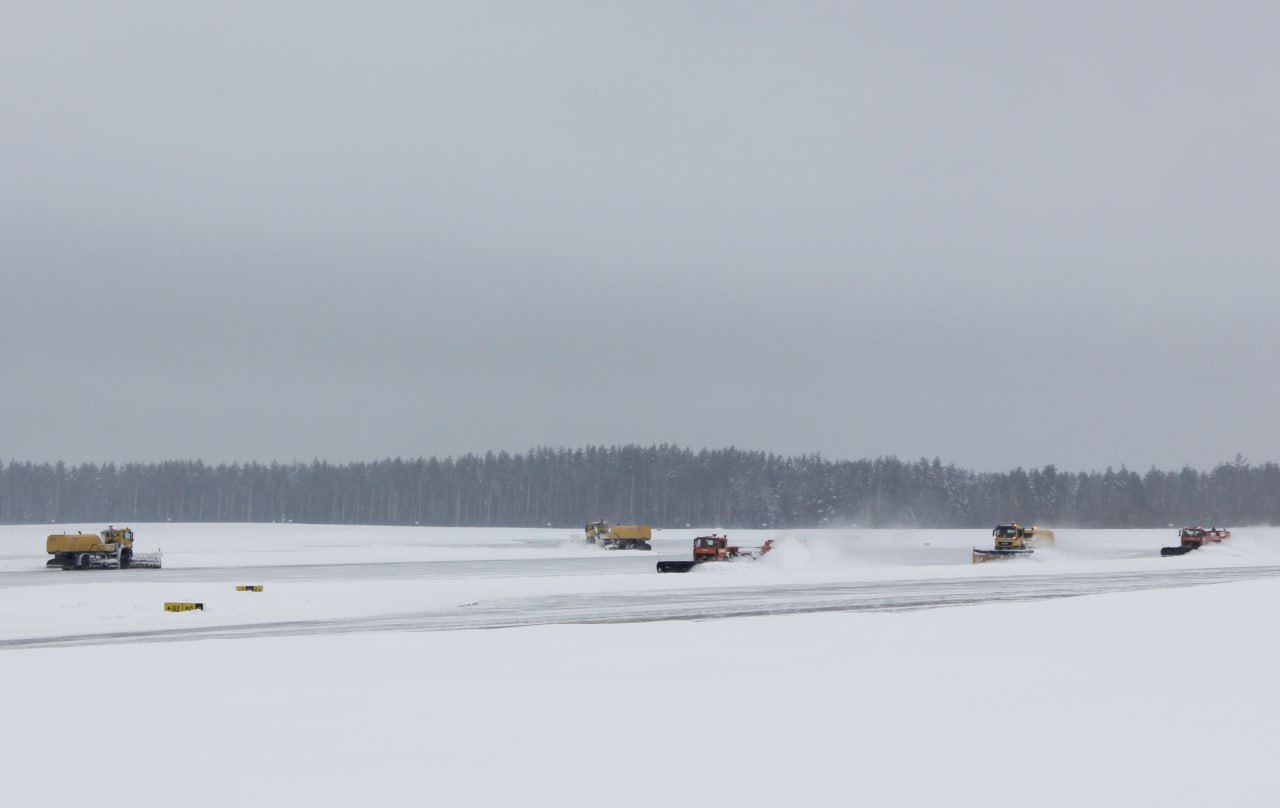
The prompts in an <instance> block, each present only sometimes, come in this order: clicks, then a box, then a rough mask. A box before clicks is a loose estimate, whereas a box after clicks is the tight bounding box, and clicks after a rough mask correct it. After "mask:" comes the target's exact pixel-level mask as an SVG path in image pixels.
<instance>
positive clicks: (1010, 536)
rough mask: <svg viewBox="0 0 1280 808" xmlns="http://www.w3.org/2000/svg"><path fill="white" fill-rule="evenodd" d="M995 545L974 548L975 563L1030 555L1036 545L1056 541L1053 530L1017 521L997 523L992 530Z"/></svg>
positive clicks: (1039, 545)
mask: <svg viewBox="0 0 1280 808" xmlns="http://www.w3.org/2000/svg"><path fill="white" fill-rule="evenodd" d="M991 538H992V539H993V540H994V541H993V543H994V545H995V546H994V547H992V548H991V549H990V550H979V549H978V548H977V547H975V548H973V563H975V564H983V563H985V562H987V561H995V560H997V559H1000V558H1017V557H1018V556H1029V555H1031V554H1032V553H1034V552H1035V547H1042V546H1044V545H1046V544H1050V545H1051V544H1053V543H1054V535H1053V531H1052V530H1044V529H1043V528H1038V527H1036V526H1035V525H1032V526H1031V527H1023V526H1022V525H1020V524H1018V523H1017V522H1013V523H1012V524H1008V525H996V527H995V529H993V530H992V531H991Z"/></svg>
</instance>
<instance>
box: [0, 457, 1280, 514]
mask: <svg viewBox="0 0 1280 808" xmlns="http://www.w3.org/2000/svg"><path fill="white" fill-rule="evenodd" d="M597 518H603V519H608V520H610V521H612V522H615V523H618V522H623V523H625V522H637V523H646V524H652V525H654V526H657V527H683V526H686V525H689V526H694V527H705V526H715V527H724V528H731V527H732V528H758V527H764V528H800V527H823V526H830V527H846V526H860V527H985V526H990V525H993V524H996V523H999V522H1007V521H1021V522H1034V523H1039V524H1045V525H1049V524H1052V525H1058V526H1064V527H1065V526H1073V527H1165V526H1168V525H1181V524H1194V523H1204V524H1210V523H1212V524H1219V525H1245V524H1280V465H1277V464H1276V463H1271V462H1268V463H1264V464H1261V465H1253V464H1250V463H1248V462H1247V461H1245V460H1244V459H1243V458H1240V457H1237V458H1236V459H1235V460H1234V461H1232V462H1227V463H1223V464H1221V465H1218V466H1217V467H1215V468H1213V469H1212V470H1209V471H1203V470H1196V469H1192V468H1183V469H1180V470H1177V471H1160V470H1157V469H1151V470H1149V471H1146V472H1143V473H1138V472H1135V471H1130V470H1128V469H1125V468H1121V469H1119V470H1116V469H1110V468H1109V469H1106V470H1105V471H1090V472H1066V471H1059V470H1057V469H1055V468H1054V467H1053V466H1046V467H1044V468H1035V469H1023V468H1016V469H1013V470H1012V471H1004V472H975V471H971V470H967V469H963V468H957V467H956V466H954V465H944V464H942V463H941V462H940V461H938V460H937V459H934V460H927V459H921V460H916V461H903V460H900V459H897V458H894V457H881V458H877V459H874V460H852V461H848V460H827V459H824V458H822V457H820V456H817V455H806V456H797V457H784V456H779V455H775V454H768V453H765V452H757V451H744V450H740V449H733V448H730V449H719V450H703V451H691V450H689V449H683V448H679V447H675V446H668V445H663V446H649V447H642V446H614V447H588V448H585V449H550V448H541V449H533V450H531V451H529V452H526V453H522V454H509V453H506V452H501V453H496V454H495V453H489V454H485V455H483V456H479V455H465V456H462V457H456V458H446V459H438V458H434V457H433V458H429V459H422V458H419V459H414V460H401V459H394V460H390V459H388V460H380V461H376V462H369V463H346V464H330V463H325V462H322V461H315V462H312V463H289V464H279V463H271V464H260V463H247V464H223V465H210V464H206V463H203V462H200V461H169V462H158V463H126V464H122V465H117V464H113V463H107V464H102V465H99V464H93V463H87V464H81V465H66V464H63V463H53V464H48V463H46V464H38V463H31V462H18V461H10V462H8V463H5V464H3V465H0V522H3V523H9V524H23V523H37V522H68V523H70V522H90V523H95V524H96V523H98V522H104V523H105V522H130V521H132V522H162V521H174V522H280V521H293V522H310V523H325V524H371V525H413V524H421V525H441V526H446V525H472V526H482V525H488V526H510V527H520V526H543V527H545V526H555V527H570V526H580V525H581V524H582V523H583V522H584V521H585V520H587V519H597Z"/></svg>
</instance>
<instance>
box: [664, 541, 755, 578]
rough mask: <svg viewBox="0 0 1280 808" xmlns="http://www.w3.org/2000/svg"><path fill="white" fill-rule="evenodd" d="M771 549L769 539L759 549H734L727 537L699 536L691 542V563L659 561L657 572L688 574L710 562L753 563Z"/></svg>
mask: <svg viewBox="0 0 1280 808" xmlns="http://www.w3.org/2000/svg"><path fill="white" fill-rule="evenodd" d="M772 549H773V539H769V540H768V541H766V542H765V543H764V544H762V545H761V546H759V547H735V546H732V545H730V544H729V537H728V536H720V535H716V534H714V533H713V534H711V535H710V536H699V537H698V538H696V539H694V540H693V560H692V561H659V562H658V572H688V571H689V570H691V569H693V568H694V567H696V566H698V565H699V564H706V563H708V562H711V561H739V560H743V559H746V560H750V561H755V560H756V559H759V558H761V557H763V556H764V555H765V554H766V553H768V552H769V551H770V550H772Z"/></svg>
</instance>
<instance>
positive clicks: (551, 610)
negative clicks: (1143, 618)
mask: <svg viewBox="0 0 1280 808" xmlns="http://www.w3.org/2000/svg"><path fill="white" fill-rule="evenodd" d="M1275 576H1280V566H1257V567H1221V568H1208V569H1191V570H1157V571H1140V572H1111V573H1096V574H1094V573H1071V574H1063V575H1027V576H1017V577H1009V578H968V579H955V578H937V579H925V580H903V581H874V582H868V581H860V582H849V583H833V584H783V585H768V586H753V587H747V586H743V587H732V588H713V589H701V590H683V591H678V592H673V591H644V592H600V593H591V594H583V595H552V596H540V597H530V598H512V599H507V600H493V601H482V602H479V603H474V604H466V605H462V606H455V607H450V608H444V609H430V610H425V611H420V612H406V613H398V614H386V615H375V616H366V617H351V618H337V619H331V620H294V621H283V622H274V623H250V624H236V625H223V626H200V627H190V628H179V629H159V630H154V631H122V632H107V633H100V634H75V635H60V636H49V637H30V638H22V639H11V640H0V650H18V649H29V648H59V647H72V646H84V645H108V644H128V643H151V642H182V641H189V640H210V639H246V638H265V637H302V636H311V635H321V634H354V633H366V632H380V631H464V630H475V629H498V628H517V627H523V626H545V625H565V624H583V625H590V624H601V623H646V622H658V621H666V620H715V619H724V618H730V617H762V616H769V615H784V614H811V613H816V612H885V611H889V612H898V611H913V610H917V609H931V608H941V607H947V606H965V605H972V604H980V603H1002V602H1010V601H1032V600H1048V599H1053V598H1067V597H1079V596H1082V595H1097V594H1105V593H1111V592H1133V591H1139V590H1145V589H1168V588H1175V587H1187V586H1203V585H1207V584H1219V583H1229V582H1232V581H1241V580H1247V579H1251V578H1265V577H1275Z"/></svg>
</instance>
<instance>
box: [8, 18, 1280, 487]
mask: <svg viewBox="0 0 1280 808" xmlns="http://www.w3.org/2000/svg"><path fill="white" fill-rule="evenodd" d="M0 11H2V12H3V19H4V24H3V25H2V26H0V105H2V107H3V110H4V113H3V117H0V281H2V284H0V322H3V324H4V325H3V327H4V338H3V340H2V341H0V367H2V368H3V376H2V377H0V378H2V379H3V382H2V384H0V393H2V394H0V428H2V431H0V435H2V436H3V439H0V458H6V459H7V458H14V457H16V458H22V459H35V460H53V459H59V458H61V459H65V460H69V461H83V460H117V461H120V460H130V459H134V460H155V459H164V458H196V457H199V458H204V459H206V460H213V461H223V460H271V459H278V460H282V461H284V460H295V459H301V460H309V459H311V458H313V457H321V458H327V459H330V460H338V461H340V460H352V459H374V458H379V457H384V456H394V455H400V456H416V455H420V454H421V455H430V454H438V455H445V454H456V453H461V452H467V451H479V452H483V451H485V450H487V449H495V450H497V449H508V450H523V449H527V448H529V447H531V446H535V445H571V446H576V445H582V444H586V443H627V442H639V443H660V442H672V443H678V444H682V445H688V446H692V447H695V448H697V447H702V446H712V447H716V446H725V445H730V444H733V445H737V446H740V447H746V448H760V449H767V450H775V451H780V452H785V453H795V452H812V451H818V452H822V453H823V454H825V455H827V456H830V457H863V456H875V455H880V454H897V455H899V456H902V457H906V458H914V457H919V456H929V457H933V456H935V455H937V456H941V457H942V458H943V459H944V460H945V461H951V462H956V463H958V464H961V465H969V466H975V467H978V468H1004V467H1011V466H1013V465H1018V464H1021V465H1036V466H1039V465H1044V464H1047V463H1056V464H1058V465H1059V466H1061V467H1065V468H1073V469H1074V468H1094V467H1097V468H1101V467H1103V466H1106V465H1115V466H1119V465H1120V464H1122V463H1123V464H1127V465H1129V466H1130V467H1136V468H1145V467H1146V466H1147V465H1150V464H1156V465H1159V466H1162V467H1169V466H1180V465H1182V464H1183V463H1191V464H1193V465H1201V466H1207V465H1209V464H1212V463H1214V462H1217V461H1220V460H1225V459H1230V458H1231V457H1232V456H1234V455H1235V454H1236V453H1237V452H1241V453H1244V454H1245V455H1246V456H1248V457H1249V458H1250V459H1252V460H1256V461H1260V460H1265V459H1280V431H1278V430H1277V429H1276V428H1275V423H1276V419H1275V416H1274V414H1273V413H1274V410H1275V405H1276V403H1277V402H1278V401H1280V375H1278V374H1277V373H1276V371H1275V360H1276V352H1277V351H1276V348H1277V345H1278V344H1280V318H1278V317H1277V314H1276V307H1277V303H1280V273H1278V271H1277V270H1278V269H1280V268H1278V267H1277V255H1278V254H1280V251H1278V249H1277V248H1278V247H1280V236H1278V231H1277V226H1276V223H1277V214H1278V213H1280V190H1278V189H1280V170H1278V169H1280V158H1278V157H1277V145H1276V144H1277V143H1280V125H1278V124H1280V112H1278V110H1280V105H1278V104H1277V97H1276V90H1275V86H1274V84H1275V78H1276V76H1277V75H1280V55H1277V54H1278V53H1280V52H1278V51H1277V48H1276V43H1277V42H1280V6H1277V5H1276V4H1274V3H1269V2H1257V3H1123V2H1098V3H1070V4H1066V3H1055V4H1049V3H1028V2H1008V3H990V2H974V3H920V2H914V3H904V2H882V3H855V2H845V3H796V2H779V3H730V2H707V3H688V2H679V3H661V2H635V3H603V2H581V3H533V2H511V3H480V2H458V3H429V2H396V3H393V2H381V3H354V2H352V3H335V2H314V1H309V2H278V1H277V0H255V2H219V3H207V4H185V3H165V2H154V3H142V2H130V1H129V0H120V2H113V3H98V2H77V3H73V2H45V1H41V2H11V1H10V0H0Z"/></svg>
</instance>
